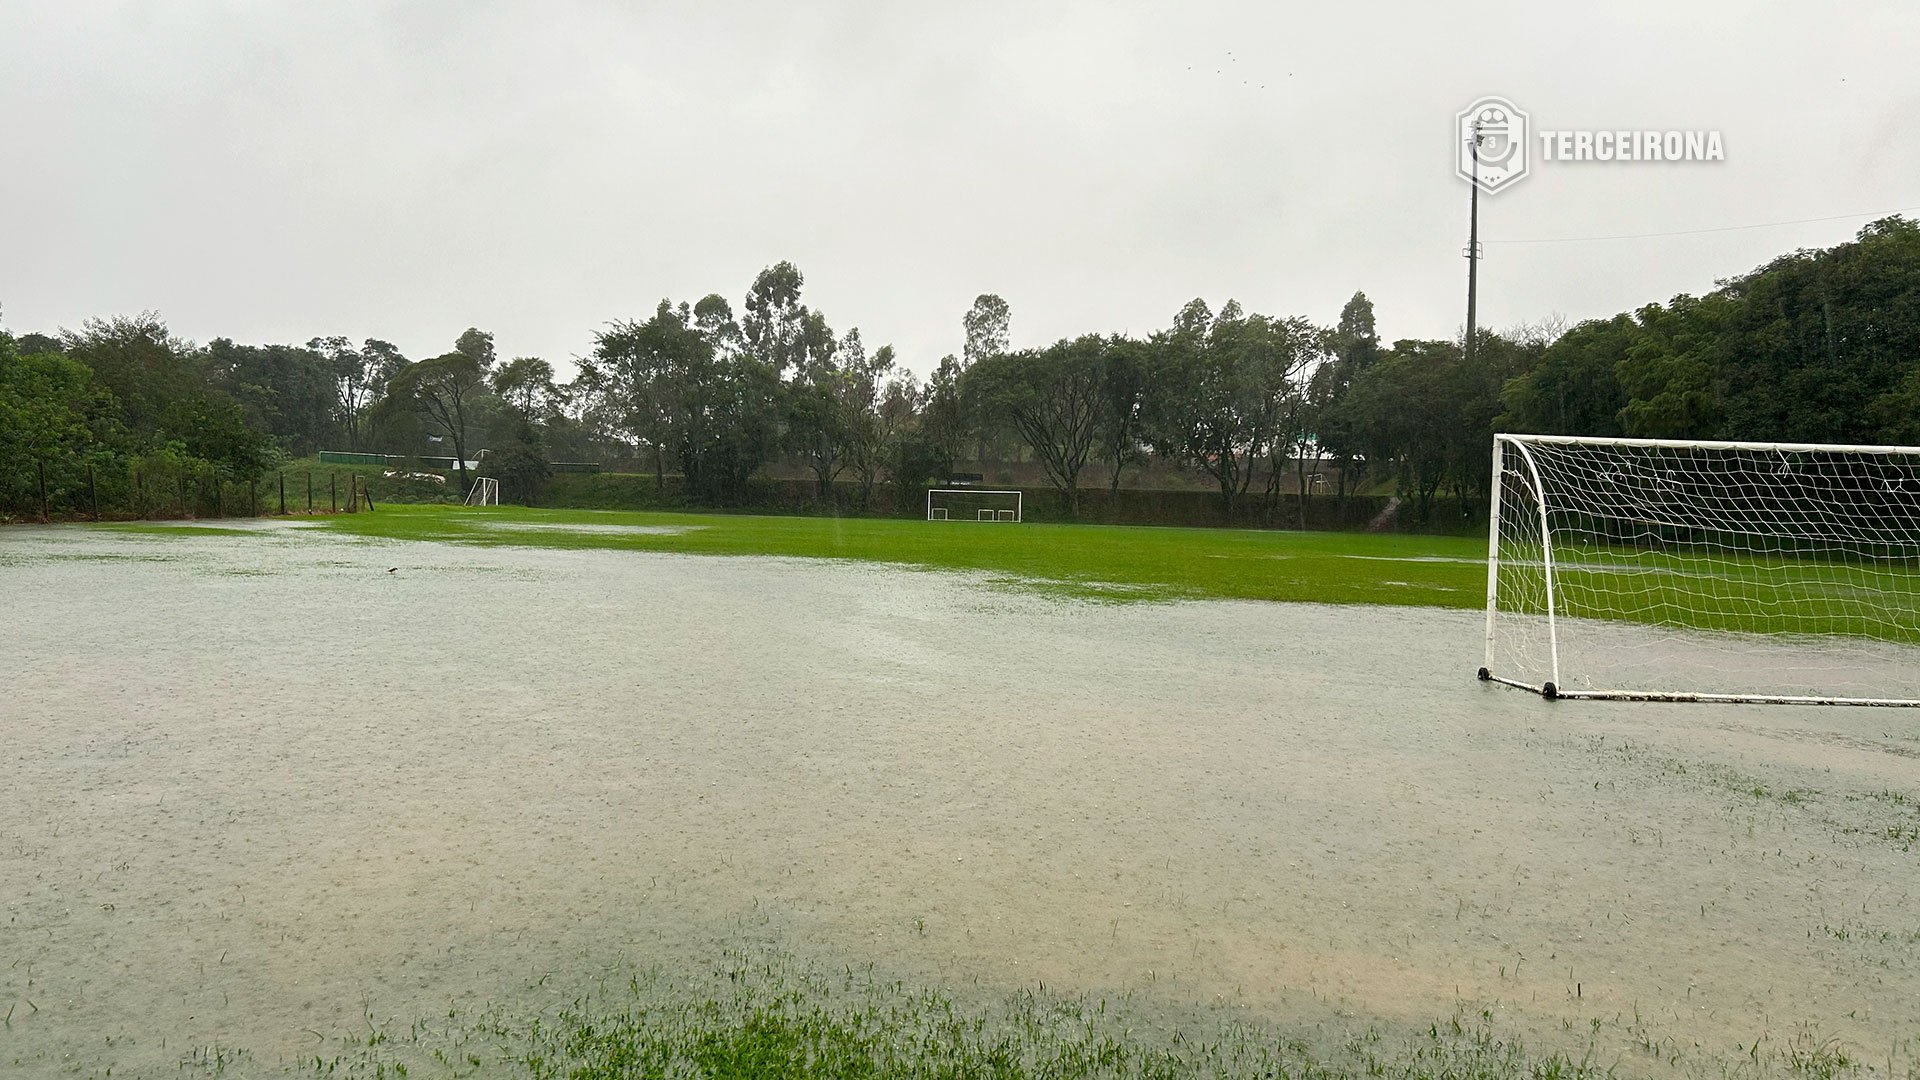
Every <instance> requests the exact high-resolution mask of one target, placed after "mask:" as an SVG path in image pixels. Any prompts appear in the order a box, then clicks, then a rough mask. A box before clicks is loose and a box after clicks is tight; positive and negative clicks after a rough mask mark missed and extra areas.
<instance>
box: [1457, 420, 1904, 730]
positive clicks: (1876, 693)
mask: <svg viewBox="0 0 1920 1080" xmlns="http://www.w3.org/2000/svg"><path fill="white" fill-rule="evenodd" d="M1496 442H1497V444H1498V454H1499V460H1500V467H1501V475H1500V478H1499V479H1500V505H1499V517H1498V519H1497V532H1496V534H1495V536H1494V538H1493V550H1494V553H1495V554H1496V556H1497V571H1498V578H1497V588H1496V590H1495V596H1494V603H1493V605H1492V606H1493V612H1492V615H1491V618H1490V629H1489V633H1490V639H1489V641H1488V647H1487V666H1488V668H1489V669H1490V671H1491V672H1492V674H1494V675H1496V676H1500V677H1503V678H1508V679H1515V680H1518V681H1521V682H1525V683H1528V684H1530V685H1533V686H1536V687H1537V686H1540V685H1542V684H1544V683H1546V682H1548V681H1555V682H1556V683H1557V688H1558V689H1560V690H1563V691H1575V692H1578V691H1583V690H1618V691H1627V692H1650V693H1663V694H1664V693H1679V694H1687V693H1708V694H1741V695H1756V696H1807V697H1820V698H1826V697H1853V698H1874V699H1920V450H1915V449H1913V448H1899V447H1816V446H1785V447H1771V446H1762V445H1756V444H1725V443H1722V444H1688V443H1664V442H1663V443H1635V442H1627V441H1608V440H1597V439H1596V440H1588V441H1575V440H1563V439H1556V438H1549V437H1544V436H1511V435H1501V436H1498V437H1497V439H1496ZM1549 576H1551V581H1552V584H1551V591H1549V585H1548V580H1549ZM1549 602H1551V609H1550V608H1549ZM1549 610H1551V613H1552V615H1553V617H1554V620H1553V621H1554V625H1553V627H1552V630H1553V632H1552V633H1550V631H1549V625H1548V614H1549ZM1556 641H1557V659H1558V677H1557V679H1556V676H1555V659H1556V650H1555V646H1556Z"/></svg>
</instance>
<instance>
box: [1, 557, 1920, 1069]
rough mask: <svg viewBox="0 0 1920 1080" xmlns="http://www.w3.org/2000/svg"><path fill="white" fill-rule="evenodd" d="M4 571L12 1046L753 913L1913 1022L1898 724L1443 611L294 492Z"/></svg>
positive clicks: (125, 1035)
mask: <svg viewBox="0 0 1920 1080" xmlns="http://www.w3.org/2000/svg"><path fill="white" fill-rule="evenodd" d="M0 598H4V599H3V600H0V731H3V732H4V733H5V739H4V741H3V742H0V775H4V776H5V777H6V778H7V781H6V783H5V784H4V785H0V904H3V905H4V926H0V1012H5V1013H7V1015H8V1020H7V1022H6V1026H5V1027H4V1029H0V1072H4V1071H9V1070H11V1071H13V1072H15V1073H17V1074H19V1075H46V1074H51V1073H55V1072H59V1071H76V1072H79V1073H81V1074H83V1075H84V1074H88V1073H93V1072H102V1071H104V1070H105V1069H106V1068H107V1067H108V1066H110V1065H112V1066H116V1068H115V1072H116V1074H126V1073H128V1072H130V1071H131V1072H135V1073H137V1072H140V1071H143V1070H145V1071H168V1070H170V1069H171V1068H172V1067H173V1065H174V1063H176V1062H178V1061H180V1060H182V1058H183V1057H184V1056H186V1055H188V1054H189V1052H190V1051H193V1050H194V1049H195V1048H202V1047H208V1046H221V1047H239V1048H245V1049H246V1050H248V1051H250V1052H251V1054H252V1057H253V1059H254V1060H255V1061H265V1062H283V1061H294V1060H297V1059H299V1058H300V1057H301V1056H302V1055H303V1054H311V1053H312V1052H313V1048H314V1047H315V1046H316V1044H323V1043H324V1042H325V1041H326V1040H330V1039H333V1038H336V1037H337V1036H339V1035H340V1034H342V1033H348V1032H352V1031H354V1030H356V1028H360V1027H362V1026H363V1025H364V1024H365V1023H366V1022H367V1021H368V1018H370V1017H376V1016H377V1017H383V1018H384V1017H400V1018H402V1021H403V1022H404V1019H405V1018H407V1017H411V1016H430V1015H434V1014H436V1013H438V1014H441V1015H444V1014H445V1013H446V1012H447V1011H448V1007H449V1003H450V1002H451V1003H456V1004H457V1003H459V1002H473V1001H487V1002H493V1003H496V1004H499V1005H502V1006H504V1007H507V1008H513V1007H515V1006H517V1005H520V1004H525V1005H527V1007H529V1008H537V1007H541V1006H543V1005H545V1004H546V1003H548V1002H550V1001H551V1000H554V999H555V996H556V995H561V996H563V995H565V994H566V993H568V992H569V989H570V987H571V986H572V985H573V984H574V983H575V982H577V981H578V980H580V979H583V978H584V976H585V973H587V972H590V971H593V970H597V969H599V968H601V967H604V966H608V965H613V964H619V963H632V964H655V965H659V964H666V965H677V964H688V965H699V964H707V963H710V962H711V959H712V957H713V956H714V954H715V953H716V951H717V950H719V949H721V948H725V947H727V946H729V945H730V944H735V943H740V942H751V943H755V944H764V945H771V946H775V947H778V948H780V949H783V950H788V951H791V952H792V953H794V954H796V955H799V956H804V957H807V958H809V959H810V960H812V961H815V962H819V963H823V964H828V965H834V966H840V965H846V966H859V965H873V966H874V967H875V968H876V969H877V970H880V971H884V972H886V973H889V974H890V975H892V976H895V977H900V978H905V979H910V980H917V981H919V982H921V983H924V984H930V985H941V986H964V987H973V988H978V989H981V990H985V991H990V992H998V991H1003V990H1014V989H1018V988H1022V987H1032V986H1034V985H1036V984H1044V985H1046V986H1047V987H1048V988H1049V989H1052V990H1058V991H1060V992H1064V993H1068V994H1078V993H1083V992H1084V993H1089V994H1097V995H1111V996H1120V995H1129V994H1130V995H1131V997H1132V1000H1133V1001H1134V1002H1135V1003H1136V1004H1137V1005H1138V1007H1140V1008H1142V1009H1144V1010H1152V1009H1155V1008H1164V1009H1167V1010H1181V1009H1193V1008H1203V1009H1215V1010H1220V1011H1223V1012H1225V1013H1227V1014H1229V1015H1231V1016H1233V1017H1235V1018H1239V1019H1250V1020H1255V1021H1260V1022H1265V1023H1270V1024H1272V1025H1274V1026H1275V1027H1276V1028H1278V1029H1279V1030H1282V1031H1291V1030H1296V1029H1298V1030H1301V1031H1311V1032H1322V1033H1325V1032H1331V1031H1335V1030H1336V1029H1338V1030H1344V1029H1346V1028H1360V1027H1365V1026H1369V1025H1384V1026H1386V1027H1388V1028H1392V1027H1405V1028H1415V1027H1424V1026H1426V1025H1427V1024H1428V1023H1430V1022H1432V1021H1434V1020H1436V1019H1444V1018H1446V1017H1450V1016H1454V1015H1456V1014H1460V1013H1466V1014H1469V1015H1472V1016H1475V1017H1483V1016H1484V1017H1486V1018H1489V1022H1490V1023H1492V1024H1493V1025H1494V1026H1495V1027H1496V1028H1497V1029H1498V1030H1500V1031H1503V1032H1512V1033H1515V1034H1519V1035H1522V1036H1524V1037H1526V1039H1527V1040H1528V1042H1529V1044H1530V1045H1538V1046H1540V1047H1542V1048H1545V1049H1555V1048H1563V1049H1568V1050H1570V1051H1572V1052H1574V1053H1576V1054H1578V1053H1582V1052H1585V1051H1586V1050H1587V1049H1589V1048H1593V1047H1595V1046H1598V1048H1599V1050H1600V1052H1601V1053H1602V1054H1604V1055H1606V1057H1605V1059H1604V1060H1605V1062H1606V1063H1613V1062H1615V1061H1616V1060H1617V1061H1618V1062H1619V1063H1620V1064H1621V1065H1622V1066H1623V1067H1625V1068H1627V1069H1628V1071H1636V1072H1637V1071H1645V1070H1646V1069H1648V1068H1652V1067H1654V1066H1656V1065H1659V1064H1671V1063H1673V1062H1674V1061H1678V1062H1680V1063H1681V1064H1682V1065H1687V1066H1695V1067H1701V1068H1705V1069H1707V1070H1708V1071H1712V1070H1713V1069H1715V1068H1718V1066H1719V1063H1726V1062H1737V1061H1738V1060H1742V1059H1744V1058H1745V1056H1746V1055H1747V1054H1748V1053H1749V1051H1751V1050H1753V1048H1754V1046H1755V1043H1756V1041H1758V1042H1760V1043H1761V1044H1762V1046H1763V1047H1764V1048H1765V1049H1767V1050H1768V1052H1769V1053H1772V1052H1774V1051H1776V1050H1780V1049H1782V1048H1786V1047H1789V1046H1793V1045H1801V1042H1803V1043H1804V1044H1805V1045H1819V1046H1827V1045H1837V1046H1842V1047H1846V1048H1850V1051H1851V1052H1852V1054H1853V1056H1854V1057H1855V1058H1856V1059H1861V1060H1865V1061H1867V1062H1869V1063H1873V1062H1883V1061H1886V1060H1887V1059H1889V1058H1892V1059H1893V1060H1894V1064H1895V1066H1896V1069H1897V1070H1898V1069H1905V1068H1909V1067H1910V1062H1911V1058H1910V1057H1901V1056H1899V1055H1904V1054H1907V1053H1910V1049H1911V1048H1910V1044H1908V1043H1906V1042H1904V1040H1909V1039H1912V1038H1913V1037H1914V1036H1915V1035H1916V1034H1917V1033H1920V729H1916V728H1915V727H1914V723H1913V720H1914V717H1913V715H1912V714H1909V713H1905V712H1886V711H1878V710H1815V709H1793V708H1738V707H1726V706H1661V705H1646V704H1631V703H1618V704H1578V703H1571V702H1560V703H1548V702H1543V701H1541V700H1540V699H1538V698H1535V697H1532V696H1530V695H1526V694H1522V693H1518V692H1513V691H1510V690H1505V689H1502V688H1498V687H1492V686H1487V685H1483V684H1479V683H1477V682H1476V681H1475V680H1474V679H1473V678H1472V674H1471V673H1472V671H1473V669H1474V667H1475V666H1476V665H1477V663H1478V655H1477V654H1478V649H1479V645H1480V634H1479V621H1478V619H1477V618H1476V617H1475V616H1473V615H1470V614H1467V613H1459V612H1441V611H1432V610H1412V609H1389V608H1363V607H1345V608H1342V607H1322V606H1313V605H1283V604H1260V603H1242V602H1215V601H1208V602H1181V603H1134V604H1101V603H1089V602H1085V601H1074V600H1061V599H1058V598H1053V597H1047V596H1039V595H1032V594H1029V593H1025V592H1022V591H1020V590H1019V589H1017V588H1010V587H1008V586H1007V585H1006V584H1005V583H995V582H992V581H989V580H987V579H984V578H981V577H974V576H967V575H959V574H950V573H928V572H916V571H909V570H903V569H897V568H890V567H875V566H864V565H855V564H845V563H830V562H813V561H803V560H776V559H755V558H738V559H722V558H705V557H692V556H676V555H664V554H643V553H634V552H616V551H596V550H569V551H560V550H542V549H518V548H492V547H489V548H475V547H462V546H454V545H444V544H431V543H404V542H389V541H372V540H363V539H355V538H350V537H343V536H339V535H334V534H330V533H326V532H323V531H309V530H299V529H289V528H282V529H273V530H265V531H262V532H260V533H258V534H256V535H247V536H231V535H223V534H215V533H196V532H191V531H188V530H182V532H181V533H180V534H179V535H178V536H168V537H154V536H147V535H137V534H124V533H112V532H106V531H95V530H87V529H82V528H77V527H75V528H45V529H9V530H7V531H5V532H4V533H0ZM1183 1015H1185V1014H1183ZM1602 1029H1604V1030H1602ZM1596 1032H1600V1034H1599V1035H1598V1036H1596ZM1329 1037H1331V1036H1329ZM1796 1040H1800V1041H1801V1042H1796ZM1809 1040H1810V1041H1809ZM1834 1040H1837V1042H1834ZM1903 1047H1904V1048H1905V1049H1903ZM1616 1055H1617V1058H1616ZM1903 1062H1904V1063H1906V1064H1903Z"/></svg>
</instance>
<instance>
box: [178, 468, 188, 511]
mask: <svg viewBox="0 0 1920 1080" xmlns="http://www.w3.org/2000/svg"><path fill="white" fill-rule="evenodd" d="M178 479H179V481H180V516H181V517H186V516H187V474H186V473H181V474H180V475H179V477H178Z"/></svg>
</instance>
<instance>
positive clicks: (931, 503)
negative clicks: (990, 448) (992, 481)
mask: <svg viewBox="0 0 1920 1080" xmlns="http://www.w3.org/2000/svg"><path fill="white" fill-rule="evenodd" d="M983 495H994V496H1000V497H1001V498H1002V499H1003V500H1004V498H1005V497H1006V496H1012V497H1013V506H1012V507H1011V508H1007V507H1005V506H979V505H976V504H977V503H980V502H986V501H988V500H985V499H982V498H980V496H983ZM935 496H939V498H935ZM1025 499H1026V496H1025V495H1023V494H1022V493H1021V492H1018V491H996V490H992V489H989V488H930V489H928V491H927V520H928V521H962V520H964V521H1015V522H1018V521H1024V520H1026V516H1025V513H1026V507H1025V505H1024V503H1025ZM942 504H958V505H942ZM956 509H957V510H959V511H960V513H959V514H958V515H957V516H956V515H955V514H954V511H955V510H956ZM968 511H972V512H971V513H968Z"/></svg>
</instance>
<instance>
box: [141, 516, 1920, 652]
mask: <svg viewBox="0 0 1920 1080" xmlns="http://www.w3.org/2000/svg"><path fill="white" fill-rule="evenodd" d="M317 522H318V525H319V527H320V528H324V529H330V530H333V531H336V532H340V533H347V534H352V535H357V536H368V537H381V538H387V539H395V540H423V541H439V542H444V543H455V544H475V545H490V546H492V545H511V546H523V547H548V548H608V549H614V550H629V551H664V552H676V553H681V554H690V555H772V556H790V557H800V558H825V559H849V560H860V561H869V562H884V563H893V564H897V565H902V566H910V567H921V568H926V569H939V570H962V571H974V572H979V573H983V574H986V575H988V576H989V577H990V578H991V579H993V580H994V581H996V582H998V583H1000V584H1003V585H1005V586H1007V587H1012V588H1019V589H1023V590H1029V591H1037V592H1043V593H1053V594H1057V595H1063V596H1070V597H1078V598H1086V599H1105V600H1171V599H1187V598H1214V599H1234V600H1290V601H1312V602H1319V603H1329V604H1395V605H1406V606H1414V607H1443V608H1463V609H1475V608H1479V607H1481V606H1482V605H1483V604H1484V602H1485V599H1486V561H1485V560H1486V544H1485V542H1484V541H1483V540H1480V539H1478V538H1469V537H1445V536H1421V535H1404V534H1396V533H1315V532H1290V531H1273V530H1248V529H1216V528H1209V529H1191V528H1153V527H1139V526H1114V525H1059V524H1034V523H1026V524H1019V525H1015V524H1011V523H1004V524H1003V523H982V522H973V521H953V522H927V521H920V520H900V519H892V518H829V517H770V516H753V515H744V514H712V513H709V514H689V513H659V512H640V511H615V510H547V509H527V508H523V507H486V508H469V507H458V506H404V505H397V504H384V505H382V506H381V507H380V508H379V510H377V511H376V512H374V513H361V514H351V515H346V514H343V515H338V516H333V517H326V518H321V519H317ZM582 526H584V527H585V528H581V527H582ZM634 526H641V527H648V528H655V529H660V530H661V531H660V532H657V533H650V534H635V533H621V532H618V531H614V530H617V529H618V528H622V527H629V528H630V527H634ZM103 527H108V528H119V529H123V530H133V531H146V532H175V533H177V532H178V531H179V530H178V529H175V528H172V527H167V526H152V525H141V524H129V525H118V526H103ZM206 531H207V530H200V532H201V534H202V535H204V534H205V532H206ZM1555 560H1556V562H1555V568H1556V573H1557V579H1558V585H1559V588H1558V590H1557V595H1558V613H1559V614H1561V615H1580V616H1587V617H1593V618H1613V619H1626V620H1631V621H1637V622H1644V623H1650V624H1654V625H1660V626H1676V627H1691V628H1695V629H1704V630H1733V631H1748V632H1762V633H1800V634H1834V635H1844V636H1849V637H1862V638H1877V639H1881V640H1888V641H1897V642H1903V643H1907V644H1920V574H1915V573H1914V572H1913V571H1912V570H1911V569H1909V568H1907V567H1905V566H1904V565H1902V564H1901V563H1898V562H1883V563H1881V564H1878V565H1856V564H1853V563H1848V562H1842V561H1835V560H1832V559H1821V558H1817V557H1805V558H1792V557H1783V556H1778V555H1775V556H1770V557H1762V556H1754V557H1750V558H1739V557H1731V556H1727V557H1723V556H1720V555H1717V554H1716V555H1715V557H1713V558H1712V559H1710V560H1709V559H1705V558H1703V557H1702V555H1701V554H1700V553H1699V552H1697V551H1688V550H1685V549H1676V550H1674V551H1658V550H1652V549H1633V548H1624V547H1622V548H1607V547H1603V546H1598V545H1593V544H1590V543H1589V544H1583V545H1581V546H1578V547H1572V546H1569V547H1566V548H1564V549H1561V550H1556V552H1555ZM1540 576H1541V563H1540V561H1539V559H1538V557H1537V556H1536V557H1535V558H1534V559H1532V560H1531V561H1529V560H1525V559H1519V558H1510V559H1509V560H1508V561H1507V562H1506V563H1504V564H1503V570H1502V578H1501V583H1502V595H1503V601H1502V606H1503V609H1511V605H1509V604H1508V603H1507V601H1506V599H1505V597H1507V596H1509V595H1513V596H1519V595H1522V594H1526V595H1532V596H1535V597H1538V596H1539V595H1543V594H1544V590H1543V589H1541V588H1540V587H1539V585H1540V583H1539V581H1538V579H1539V577H1540ZM1509 589H1512V590H1515V591H1514V592H1512V593H1511V594H1510V593H1509ZM1536 602H1537V601H1536Z"/></svg>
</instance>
